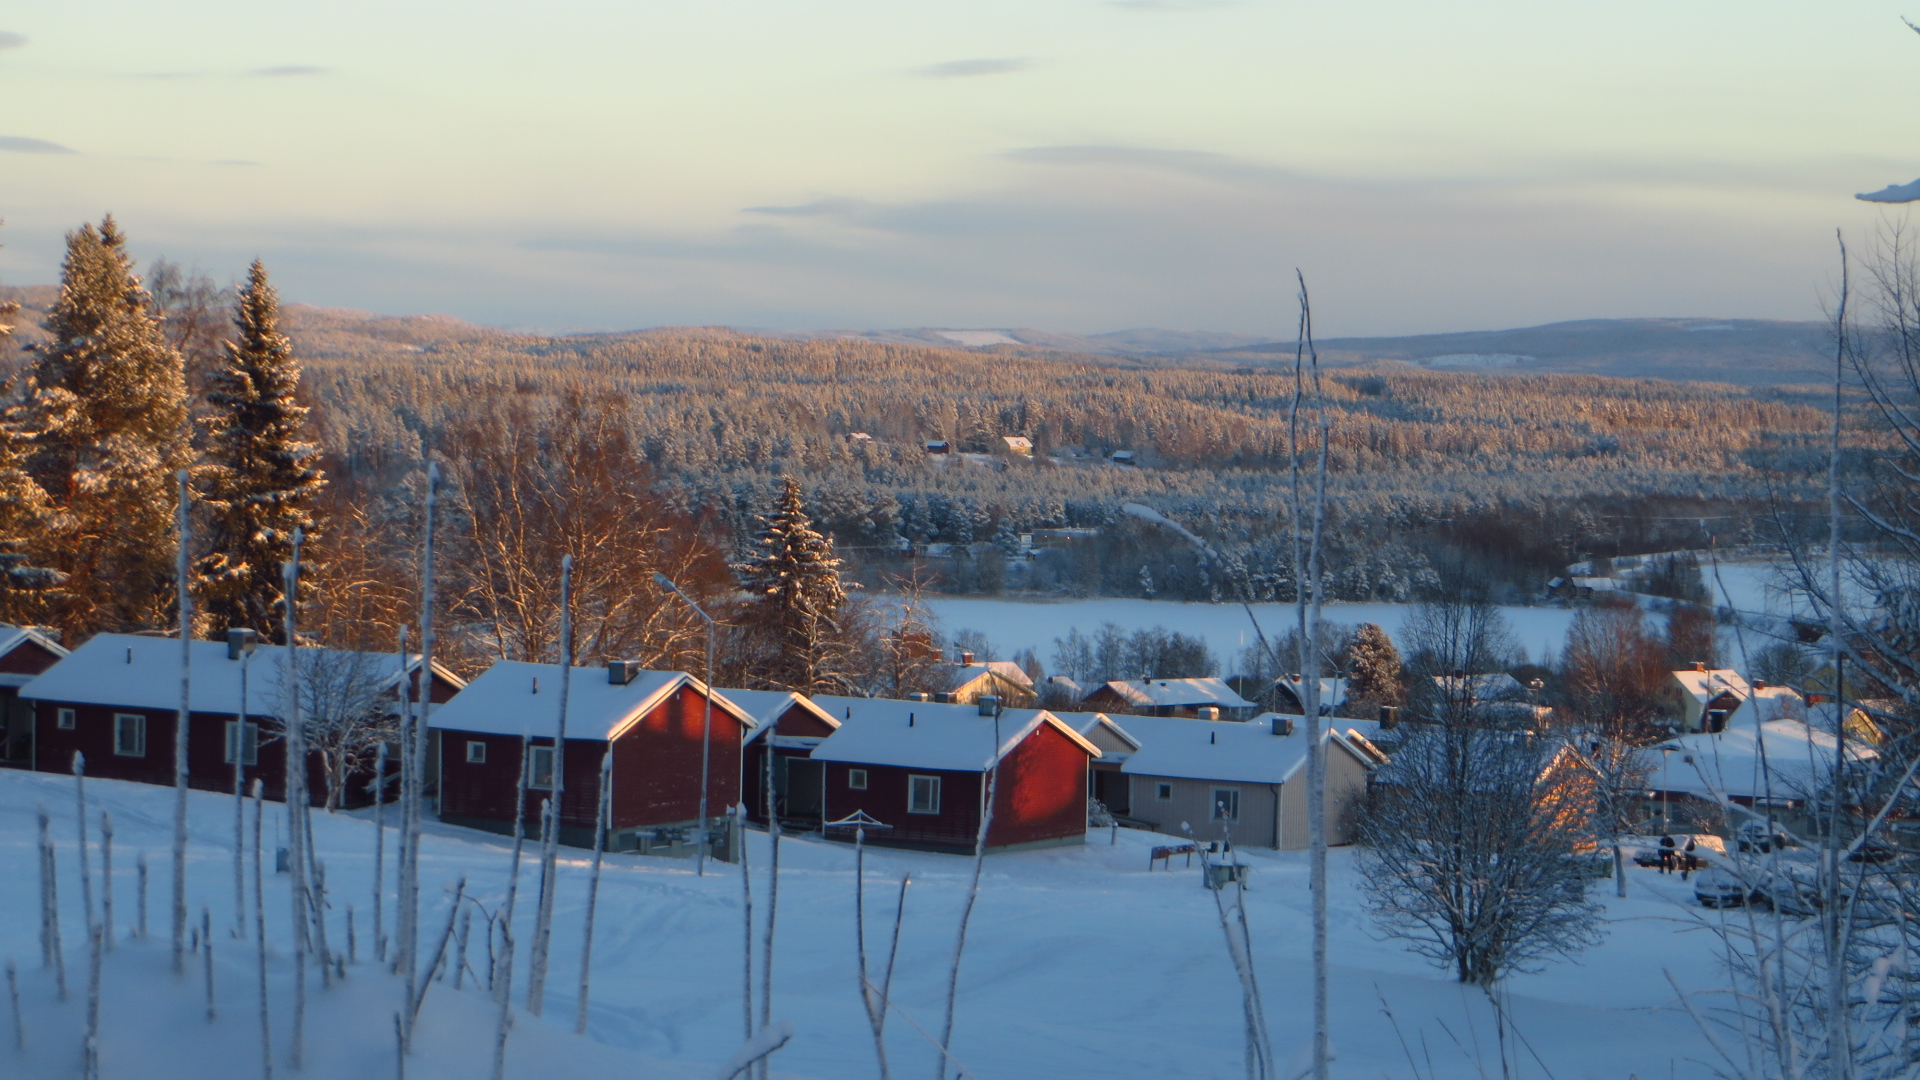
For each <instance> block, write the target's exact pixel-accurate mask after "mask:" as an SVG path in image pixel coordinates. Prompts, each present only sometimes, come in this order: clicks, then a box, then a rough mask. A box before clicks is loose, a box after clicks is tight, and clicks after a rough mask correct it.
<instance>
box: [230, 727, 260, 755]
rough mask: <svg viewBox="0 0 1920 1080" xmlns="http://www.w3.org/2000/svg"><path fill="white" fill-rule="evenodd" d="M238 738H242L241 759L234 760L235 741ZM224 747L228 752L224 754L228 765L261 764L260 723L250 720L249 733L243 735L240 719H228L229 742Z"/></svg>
mask: <svg viewBox="0 0 1920 1080" xmlns="http://www.w3.org/2000/svg"><path fill="white" fill-rule="evenodd" d="M236 740H240V753H239V757H240V760H239V761H238V762H236V761H234V756H235V755H234V743H235V741H236ZM224 749H225V751H226V752H225V754H224V755H223V756H224V757H225V759H226V760H225V763H226V764H228V765H234V764H239V765H258V764H260V725H259V724H256V723H253V722H252V721H248V722H247V733H246V734H245V735H241V734H240V721H238V720H229V721H227V744H226V746H225V748H224Z"/></svg>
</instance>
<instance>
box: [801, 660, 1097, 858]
mask: <svg viewBox="0 0 1920 1080" xmlns="http://www.w3.org/2000/svg"><path fill="white" fill-rule="evenodd" d="M814 703H815V704H817V705H819V706H820V707H821V708H823V709H825V710H826V711H827V712H829V713H831V714H833V715H834V716H836V717H837V718H838V719H839V720H840V729H839V730H838V731H835V732H834V733H833V735H832V736H830V737H829V738H828V739H827V740H826V741H824V742H822V743H821V744H820V746H819V747H818V748H817V749H815V750H814V751H813V754H812V757H813V760H815V761H819V762H823V763H824V764H825V769H824V772H825V780H826V797H825V804H826V805H825V808H824V813H825V815H826V818H827V820H829V821H831V820H835V819H839V818H844V817H846V816H847V815H849V814H852V813H855V812H856V811H859V812H864V813H865V814H867V815H868V816H870V817H873V818H875V819H877V820H879V821H881V822H884V823H886V824H887V825H888V826H890V828H888V829H885V830H878V829H876V830H874V831H872V832H869V833H868V834H867V839H868V841H869V842H871V843H880V844H889V845H894V846H898V847H907V848H916V849H920V850H926V851H945V852H956V853H957V852H970V851H972V850H973V847H974V844H975V842H976V839H977V837H978V836H979V833H980V824H981V816H982V814H983V812H984V810H985V803H986V794H987V789H988V786H989V781H990V780H991V782H992V788H993V793H994V795H993V817H992V821H991V822H990V823H989V824H988V831H987V837H986V846H987V848H988V849H989V850H992V851H1012V850H1017V849H1022V848H1036V847H1055V846H1059V845H1065V844H1079V843H1084V842H1085V840H1086V833H1087V769H1088V765H1089V763H1090V762H1091V761H1093V759H1095V758H1097V757H1099V756H1100V748H1099V747H1098V746H1095V745H1094V744H1093V743H1092V742H1090V741H1088V740H1087V739H1086V737H1084V736H1082V735H1081V734H1080V733H1079V732H1076V731H1074V730H1073V729H1072V728H1071V727H1069V726H1067V725H1066V724H1065V723H1064V722H1062V721H1061V720H1060V718H1059V717H1057V716H1055V715H1053V714H1052V713H1050V712H1047V711H1046V710H1045V709H1005V710H998V709H995V708H994V707H993V706H991V705H943V704H937V703H933V702H924V701H892V700H887V699H880V698H848V697H815V698H814ZM837 838H839V839H847V837H837Z"/></svg>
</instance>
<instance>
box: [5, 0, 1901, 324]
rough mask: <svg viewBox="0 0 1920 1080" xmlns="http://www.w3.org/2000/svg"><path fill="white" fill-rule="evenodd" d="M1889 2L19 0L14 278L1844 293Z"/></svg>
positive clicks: (1347, 299)
mask: <svg viewBox="0 0 1920 1080" xmlns="http://www.w3.org/2000/svg"><path fill="white" fill-rule="evenodd" d="M1902 13H1903V11H1902V9H1901V8H1900V7H1898V6H1896V5H1894V4H1892V3H1890V2H1884V0H1845V2H1841V3H1826V4H1810V3H1805V2H1804V0H1801V2H1792V3H1788V2H1755V0H1747V2H1742V3H1730V2H1719V0H1613V2H1609V3H1606V4H1598V5H1595V4H1558V3H1547V4H1543V3H1539V2H1538V0H1514V2H1504V0H1454V2H1452V3H1447V4H1435V3H1432V2H1430V0H1427V2H1418V0H1341V2H1339V3H1330V2H1325V0H1315V2H1308V0H967V2H965V3H947V2H934V0H810V2H808V3H793V2H791V0H699V2H693V0H545V2H543V3H541V4H537V5H536V4H528V3H524V2H521V3H512V4H509V3H503V2H497V0H460V2H458V3H454V2H451V0H407V2H406V3H393V2H391V0H385V2H380V3H374V2H371V0H330V2H328V3H326V4H315V3H311V2H290V0H246V2H241V0H174V2H173V3H169V4H155V3H152V2H151V0H141V2H137V3H136V2H133V0H13V2H11V3H9V4H7V5H5V6H4V7H0V218H4V220H5V228H4V229H3V230H0V243H4V244H5V245H6V246H5V248H4V250H0V282H4V283H7V284H15V285H19V284H32V283H43V282H50V281H53V280H55V278H56V276H57V273H58V266H59V258H60V252H61V244H62V236H63V234H64V233H65V231H66V230H68V229H71V228H73V227H75V226H76V225H78V224H79V223H81V222H82V221H86V220H95V219H98V218H99V217H100V216H101V215H102V214H105V213H109V212H111V213H112V214H114V215H115V216H116V217H117V218H118V220H119V221H120V222H121V224H122V226H123V227H124V228H125V229H126V231H127V233H128V234H129V236H130V238H131V243H132V246H133V248H134V250H135V253H136V254H137V255H138V256H139V257H140V258H141V259H143V260H146V259H151V258H153V257H155V256H165V257H167V258H169V259H172V260H174V261H176V262H181V263H186V264H190V265H197V266H199V267H201V268H203V269H204V270H206V271H207V272H208V273H210V274H212V275H213V276H214V277H215V278H217V279H219V280H222V281H225V280H228V279H231V278H233V277H235V276H237V275H239V274H240V273H241V272H242V271H243V270H244V268H245V266H246V264H247V262H248V261H250V260H251V259H253V258H255V257H260V258H263V259H265V260H266V262H267V265H268V267H269V269H270V270H271V271H272V272H273V274H274V276H275V279H276V280H277V281H278V283H279V285H280V288H281V291H282V294H283V295H284V296H285V297H286V298H288V299H291V300H298V301H305V302H309V303H315V304H322V305H327V306H338V307H352V308H361V309H366V310H373V311H379V312H386V313H394V314H426V313H435V314H447V315H454V316H458V317H461V318H465V319H470V320H473V321H475V322H480V323H484V324H488V325H496V326H511V327H523V328H540V329H551V330H566V329H629V328H638V327H645V326H661V325H687V324H703V325H705V324H724V325H731V326H739V327H761V328H777V329H796V330H797V329H827V328H887V327H910V326H935V327H1036V328H1041V329H1048V330H1056V331H1066V332H1075V333H1098V332H1103V331H1110V330H1120V329H1127V328H1134V327H1148V326H1152V327H1165V328H1172V329H1186V330H1219V331H1232V332H1238V333H1246V334H1259V335H1273V336H1286V337H1290V336H1291V334H1292V326H1293V323H1294V318H1295V309H1294V295H1293V294H1294V283H1293V272H1294V269H1295V268H1296V267H1298V268H1299V269H1301V270H1302V271H1304V272H1305V273H1306V274H1307V276H1308V279H1309V283H1310V285H1311V286H1312V290H1313V295H1314V307H1315V317H1316V322H1317V325H1318V326H1319V328H1320V330H1321V332H1322V333H1323V334H1328V335H1334V334H1397V333H1418V332H1437V331H1447V330H1469V329H1494V328H1501V327H1508V326H1521V325H1532V324H1538V323H1546V322H1553V321H1558V320H1562V319H1576V318H1601V317H1641V316H1705V317H1715V318H1728V317H1748V318H1780V319H1810V318H1818V317H1820V313H1821V310H1822V305H1823V302H1824V301H1825V300H1826V298H1827V296H1828V295H1829V293H1830V291H1831V283H1832V282H1833V281H1834V280H1835V278H1836V277H1837V262H1836V258H1835V254H1834V232H1835V230H1836V229H1841V230H1844V232H1845V234H1846V235H1847V237H1848V238H1849V240H1850V241H1851V242H1852V243H1853V244H1854V245H1855V246H1856V247H1857V248H1862V249H1864V248H1867V247H1870V246H1871V244H1872V241H1873V239H1874V237H1875V235H1876V234H1877V233H1878V232H1880V231H1881V230H1884V229H1885V228H1887V227H1889V226H1890V225H1891V224H1896V223H1899V222H1901V221H1903V220H1904V218H1905V211H1904V210H1903V209H1901V208H1898V207H1895V208H1891V209H1890V208H1887V207H1877V206H1873V205H1870V204H1866V203H1861V202H1857V201H1855V200H1854V199H1853V197H1852V196H1853V195H1854V194H1855V193H1857V192H1866V191H1873V190H1877V189H1879V188H1882V187H1884V186H1886V185H1888V184H1894V183H1907V182H1909V181H1911V180H1913V179H1914V178H1915V177H1916V176H1920V141H1917V140H1916V138H1915V130H1914V129H1915V121H1916V120H1920V94H1916V91H1917V90H1920V36H1916V35H1915V34H1914V33H1913V32H1912V31H1910V30H1908V29H1907V28H1906V27H1905V26H1903V25H1902V23H1901V21H1900V17H1901V15H1902ZM1913 14H1915V16H1916V17H1917V18H1920V11H1917V12H1914V13H1913Z"/></svg>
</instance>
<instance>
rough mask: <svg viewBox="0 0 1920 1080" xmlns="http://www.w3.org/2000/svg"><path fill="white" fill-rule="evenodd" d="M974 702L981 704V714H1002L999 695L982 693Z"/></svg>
mask: <svg viewBox="0 0 1920 1080" xmlns="http://www.w3.org/2000/svg"><path fill="white" fill-rule="evenodd" d="M974 703H975V704H977V705H979V706H980V715H981V716H999V715H1000V698H999V696H998V695H995V694H981V695H980V696H979V697H978V698H976V699H974Z"/></svg>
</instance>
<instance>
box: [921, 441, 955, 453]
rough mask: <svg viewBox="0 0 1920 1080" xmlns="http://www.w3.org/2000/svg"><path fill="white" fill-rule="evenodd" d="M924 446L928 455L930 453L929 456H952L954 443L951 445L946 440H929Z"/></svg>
mask: <svg viewBox="0 0 1920 1080" xmlns="http://www.w3.org/2000/svg"><path fill="white" fill-rule="evenodd" d="M922 445H923V446H924V447H925V449H926V451H927V453H929V454H951V453H953V444H952V443H950V442H948V441H947V440H945V439H928V440H927V441H926V442H925V443H924V444H922Z"/></svg>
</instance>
